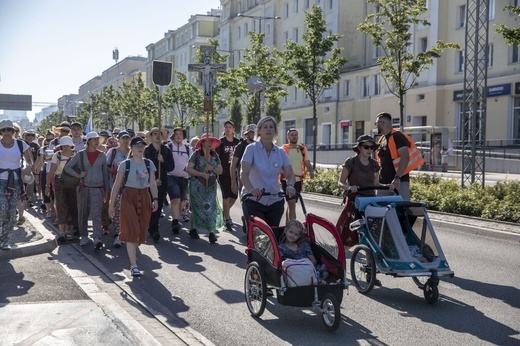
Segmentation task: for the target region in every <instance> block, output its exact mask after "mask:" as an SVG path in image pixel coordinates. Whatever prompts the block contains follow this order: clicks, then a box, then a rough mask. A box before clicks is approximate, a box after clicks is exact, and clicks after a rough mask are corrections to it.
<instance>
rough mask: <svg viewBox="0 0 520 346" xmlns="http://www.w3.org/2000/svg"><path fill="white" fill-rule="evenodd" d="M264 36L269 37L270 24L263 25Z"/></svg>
mask: <svg viewBox="0 0 520 346" xmlns="http://www.w3.org/2000/svg"><path fill="white" fill-rule="evenodd" d="M264 32H265V36H267V37H269V36H271V24H265V27H264Z"/></svg>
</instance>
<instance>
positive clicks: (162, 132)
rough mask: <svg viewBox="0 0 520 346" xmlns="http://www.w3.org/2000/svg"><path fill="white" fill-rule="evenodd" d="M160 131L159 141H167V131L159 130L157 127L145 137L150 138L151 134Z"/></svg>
mask: <svg viewBox="0 0 520 346" xmlns="http://www.w3.org/2000/svg"><path fill="white" fill-rule="evenodd" d="M159 131H161V141H165V140H167V139H168V130H166V129H160V130H159V128H158V127H152V129H151V130H150V131H148V132H147V133H146V137H148V138H150V139H151V138H152V133H154V132H159Z"/></svg>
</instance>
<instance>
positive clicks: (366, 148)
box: [362, 145, 377, 150]
mask: <svg viewBox="0 0 520 346" xmlns="http://www.w3.org/2000/svg"><path fill="white" fill-rule="evenodd" d="M362 147H363V149H365V150H368V149H372V150H376V149H377V146H375V145H363V146H362Z"/></svg>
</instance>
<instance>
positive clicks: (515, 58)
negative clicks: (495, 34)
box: [511, 44, 520, 63]
mask: <svg viewBox="0 0 520 346" xmlns="http://www.w3.org/2000/svg"><path fill="white" fill-rule="evenodd" d="M511 51H512V54H511V62H512V63H517V62H520V59H519V56H518V45H517V44H514V45H513V47H511Z"/></svg>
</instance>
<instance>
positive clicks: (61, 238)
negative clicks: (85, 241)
mask: <svg viewBox="0 0 520 346" xmlns="http://www.w3.org/2000/svg"><path fill="white" fill-rule="evenodd" d="M57 240H58V242H59V243H65V241H66V238H65V233H60V234H58V238H57Z"/></svg>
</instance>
